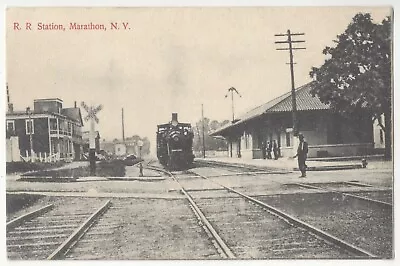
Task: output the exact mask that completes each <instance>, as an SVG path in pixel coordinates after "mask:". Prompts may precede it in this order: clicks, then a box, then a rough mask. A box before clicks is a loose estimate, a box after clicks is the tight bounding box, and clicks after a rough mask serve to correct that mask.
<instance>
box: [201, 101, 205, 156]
mask: <svg viewBox="0 0 400 266" xmlns="http://www.w3.org/2000/svg"><path fill="white" fill-rule="evenodd" d="M201 124H202V127H203V130H202V132H203V158H206V143H205V141H204V109H203V104H201Z"/></svg>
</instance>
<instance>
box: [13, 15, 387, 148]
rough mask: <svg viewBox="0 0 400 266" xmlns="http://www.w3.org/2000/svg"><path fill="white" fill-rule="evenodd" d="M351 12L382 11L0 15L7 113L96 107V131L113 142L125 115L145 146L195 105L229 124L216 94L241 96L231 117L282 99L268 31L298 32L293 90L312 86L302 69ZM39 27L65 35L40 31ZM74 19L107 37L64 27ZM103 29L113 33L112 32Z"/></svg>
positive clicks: (282, 71)
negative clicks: (44, 104) (36, 107)
mask: <svg viewBox="0 0 400 266" xmlns="http://www.w3.org/2000/svg"><path fill="white" fill-rule="evenodd" d="M358 12H369V13H371V15H372V17H373V19H374V21H375V22H380V21H382V19H384V18H385V17H386V16H388V15H390V14H391V9H390V8H387V7H383V8H380V7H373V8H371V7H370V8H366V7H335V8H333V7H320V8H317V7H300V8H299V7H297V8H294V7H235V8H228V7H222V8H9V9H8V10H7V11H6V72H7V73H6V82H7V83H8V86H9V91H10V97H11V102H12V103H13V104H14V109H15V110H25V108H26V107H27V106H31V107H33V100H34V99H38V98H54V97H58V98H60V99H62V100H63V101H64V107H72V106H73V105H74V101H77V103H78V105H80V103H81V102H82V101H84V102H85V103H87V104H88V105H94V106H97V105H99V104H102V105H103V110H101V111H100V112H99V113H98V118H99V120H100V122H99V124H98V125H97V129H98V130H99V131H100V134H101V137H102V138H104V139H107V140H112V139H114V138H122V126H121V109H122V108H124V116H125V137H129V136H132V135H134V134H138V135H140V136H142V137H148V138H149V139H150V140H151V141H152V143H153V145H152V146H153V147H154V146H155V143H154V141H155V131H156V125H157V124H160V123H165V122H168V121H169V120H170V118H171V113H172V112H177V113H178V118H179V120H180V121H181V122H190V123H192V124H195V122H196V121H198V120H199V119H201V105H202V104H203V106H204V116H205V117H208V118H210V119H216V120H219V121H222V120H225V119H229V120H230V119H231V118H232V108H231V100H230V97H229V98H225V97H224V96H225V95H226V94H227V92H228V89H229V88H230V87H232V86H233V87H235V88H236V89H237V90H238V91H239V92H240V94H241V96H242V97H241V98H240V97H237V95H235V98H234V101H235V102H234V107H235V117H238V116H240V114H242V113H244V112H246V111H248V110H250V109H252V108H254V107H256V106H258V105H260V104H263V103H265V102H267V101H269V100H271V99H273V98H275V97H277V96H279V95H281V94H283V93H286V92H288V91H289V90H290V88H291V83H290V71H289V65H288V64H287V63H288V62H289V54H288V52H287V51H277V50H276V48H283V47H284V46H283V45H278V44H275V43H274V42H275V41H278V40H283V38H282V37H275V36H274V35H275V34H278V33H285V32H286V31H287V30H288V29H290V30H291V32H295V33H296V32H301V33H305V35H304V36H298V37H295V39H296V40H305V41H306V42H305V43H304V44H301V46H302V47H306V48H307V49H306V50H298V51H295V52H294V61H295V62H296V65H295V84H296V87H298V86H301V85H303V84H305V83H307V82H309V81H311V79H310V77H309V72H310V70H311V67H313V66H320V65H321V64H322V63H323V62H324V59H325V57H324V55H323V54H322V50H323V49H324V47H325V46H332V45H334V43H333V40H334V39H336V35H338V34H340V33H342V32H343V31H344V30H345V29H346V27H347V25H348V24H349V23H350V22H351V19H352V17H353V16H354V15H355V14H356V13H358ZM15 22H17V23H20V24H21V26H24V23H25V22H30V23H32V30H31V31H29V30H24V29H21V30H14V27H13V26H14V23H15ZM40 22H41V23H54V24H62V25H64V27H65V28H66V30H65V31H39V30H37V29H36V28H37V27H36V26H37V23H40ZM74 22H76V23H78V24H87V23H90V22H92V23H94V24H104V25H105V27H107V30H106V31H76V30H69V25H70V23H74ZM111 22H114V23H115V22H117V23H118V24H119V26H120V28H121V29H120V30H118V31H116V30H111V29H110V23H111ZM123 22H124V23H128V27H127V28H129V29H127V30H124V29H123V28H124V27H123V25H122V23H123ZM125 25H126V24H125ZM298 46H300V45H298ZM81 111H82V115H83V116H85V111H84V110H83V109H82V110H81ZM88 126H89V125H88V123H87V124H85V129H88Z"/></svg>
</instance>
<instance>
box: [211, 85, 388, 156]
mask: <svg viewBox="0 0 400 266" xmlns="http://www.w3.org/2000/svg"><path fill="white" fill-rule="evenodd" d="M312 86H313V83H312V82H311V83H308V84H306V85H304V86H302V87H300V88H298V89H296V105H297V119H298V126H299V131H300V132H301V133H303V135H304V136H305V138H306V140H307V142H308V144H309V157H336V156H355V155H365V154H372V153H375V152H376V149H377V148H382V147H384V143H383V138H382V137H379V138H378V137H377V136H376V134H377V133H378V134H382V131H379V127H378V126H377V124H376V123H374V121H373V119H372V115H370V114H369V113H368V112H362V113H360V114H358V115H353V116H352V118H351V119H350V118H345V117H343V116H340V115H338V114H337V113H335V112H333V110H332V109H331V108H330V106H329V105H326V104H324V103H322V102H321V101H320V100H319V98H318V97H317V96H315V97H313V96H312V94H311V92H310V91H311V89H312ZM292 124H293V122H292V97H291V92H288V93H286V94H283V95H281V96H280V97H277V98H275V99H273V100H271V101H269V102H267V103H265V104H263V105H261V106H258V107H256V108H254V109H252V110H250V111H249V112H247V113H245V114H244V115H243V116H241V117H239V118H238V119H237V120H236V121H235V122H234V123H231V124H227V125H225V126H224V127H222V128H220V129H218V130H216V131H215V132H213V133H212V134H211V135H212V136H222V137H224V138H225V139H226V140H227V142H228V146H229V152H228V154H229V156H230V157H244V158H253V159H257V158H263V157H264V153H263V149H265V147H266V143H267V142H268V141H273V140H276V142H277V144H278V146H279V149H280V154H281V156H283V157H289V156H292V155H293V150H294V147H293V146H297V144H296V143H298V142H297V141H298V139H297V137H294V136H293V129H292ZM377 140H379V142H378V143H377Z"/></svg>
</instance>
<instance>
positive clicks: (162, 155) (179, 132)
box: [157, 113, 194, 170]
mask: <svg viewBox="0 0 400 266" xmlns="http://www.w3.org/2000/svg"><path fill="white" fill-rule="evenodd" d="M192 145H193V131H192V126H191V124H190V123H180V122H178V114H177V113H173V114H172V120H171V122H169V123H167V124H161V125H157V158H158V160H159V161H160V163H161V164H162V165H163V166H164V167H166V168H168V169H173V170H182V169H187V168H189V167H190V165H191V164H192V163H193V159H194V155H193V150H192Z"/></svg>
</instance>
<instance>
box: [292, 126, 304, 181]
mask: <svg viewBox="0 0 400 266" xmlns="http://www.w3.org/2000/svg"><path fill="white" fill-rule="evenodd" d="M299 140H300V143H299V147H298V148H297V154H296V155H295V156H294V157H293V158H296V157H297V161H298V163H299V169H300V171H301V176H300V177H306V170H307V165H306V160H307V153H308V143H307V142H306V141H305V140H304V136H303V134H301V133H299Z"/></svg>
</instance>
